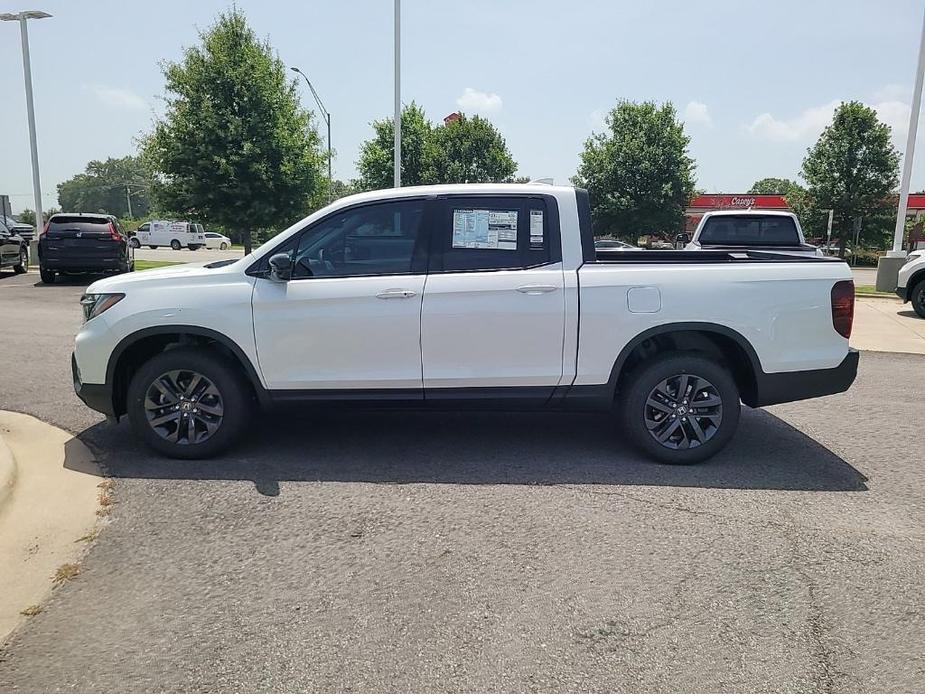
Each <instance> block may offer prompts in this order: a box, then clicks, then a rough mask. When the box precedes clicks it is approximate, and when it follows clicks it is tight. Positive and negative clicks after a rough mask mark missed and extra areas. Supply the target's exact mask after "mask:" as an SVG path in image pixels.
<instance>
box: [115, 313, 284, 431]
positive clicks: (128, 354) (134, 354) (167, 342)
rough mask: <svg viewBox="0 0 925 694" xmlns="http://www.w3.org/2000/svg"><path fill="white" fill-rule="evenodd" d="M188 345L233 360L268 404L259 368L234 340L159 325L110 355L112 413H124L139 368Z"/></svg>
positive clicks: (131, 337)
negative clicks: (152, 359)
mask: <svg viewBox="0 0 925 694" xmlns="http://www.w3.org/2000/svg"><path fill="white" fill-rule="evenodd" d="M189 344H194V345H201V346H203V347H204V348H207V349H213V350H216V351H218V352H219V353H222V354H224V355H225V356H226V357H228V358H230V359H231V360H232V361H233V362H235V363H236V364H237V366H238V368H240V369H241V372H242V373H243V374H244V375H245V377H246V379H247V382H248V383H249V384H250V386H251V388H252V390H253V392H254V395H255V396H256V397H257V399H258V401H259V402H260V403H261V404H262V405H263V404H266V403H267V402H268V398H267V395H266V390H265V389H264V388H263V384H262V383H261V382H260V377H259V375H258V374H257V369H256V368H255V367H254V364H253V363H252V362H251V360H250V358H249V357H248V356H247V354H246V353H245V352H244V350H243V349H241V347H240V345H238V344H237V343H236V342H235V341H234V340H232V339H231V338H229V337H228V336H226V335H223V334H222V333H220V332H217V331H215V330H211V329H209V328H203V327H200V326H192V325H159V326H155V327H151V328H144V329H142V330H138V331H136V332H134V333H131V334H130V335H127V336H126V337H124V338H122V340H120V341H119V343H118V344H117V345H116V347H115V349H113V351H112V353H111V354H110V355H109V361H108V363H107V365H106V383H107V384H109V386H110V388H111V392H112V405H113V411H114V412H115V414H116V416H117V417H119V416H121V415H123V414H125V411H126V392H127V390H128V384H129V381H130V380H131V378H132V375H133V374H134V373H135V370H137V368H138V366H140V365H141V364H143V363H144V362H145V361H147V360H148V359H150V358H151V357H153V356H154V355H155V354H158V353H160V352H163V351H165V350H167V349H169V348H170V347H171V346H173V345H189Z"/></svg>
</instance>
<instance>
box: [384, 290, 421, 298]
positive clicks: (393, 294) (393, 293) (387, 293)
mask: <svg viewBox="0 0 925 694" xmlns="http://www.w3.org/2000/svg"><path fill="white" fill-rule="evenodd" d="M416 294H417V292H413V291H411V290H410V289H383V290H382V291H381V292H379V293H378V294H376V298H377V299H410V298H411V297H412V296H415V295H416Z"/></svg>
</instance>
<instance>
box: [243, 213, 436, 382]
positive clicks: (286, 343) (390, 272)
mask: <svg viewBox="0 0 925 694" xmlns="http://www.w3.org/2000/svg"><path fill="white" fill-rule="evenodd" d="M426 204H427V203H426V202H425V201H424V200H416V199H410V200H396V201H389V202H379V203H372V204H367V205H359V206H355V207H351V208H348V209H346V210H343V211H340V212H335V213H333V214H331V215H330V216H328V217H325V218H324V219H322V220H320V221H318V222H316V223H315V224H313V225H312V226H310V227H308V228H307V229H306V230H305V231H304V232H302V233H301V235H299V236H297V237H296V238H294V239H293V240H292V245H291V250H290V251H289V252H290V253H291V254H292V258H293V263H294V269H293V276H292V279H291V280H290V281H288V282H277V281H273V280H271V279H264V278H259V279H258V280H257V283H256V286H255V287H254V297H253V312H254V333H255V337H256V342H257V355H258V360H259V364H260V368H261V371H262V373H263V376H264V379H265V380H266V382H267V385H268V387H269V388H270V389H272V390H298V391H318V390H354V391H357V393H358V395H359V393H360V391H367V390H370V391H381V390H390V391H392V392H393V393H394V394H396V395H398V394H401V395H402V396H403V397H414V398H420V397H423V395H422V388H423V382H422V373H421V300H422V297H423V295H424V281H425V277H426V274H425V273H426V263H427V242H428V239H427V234H426V233H425V232H424V231H423V229H424V217H425V215H424V211H425V207H426ZM371 395H372V394H371Z"/></svg>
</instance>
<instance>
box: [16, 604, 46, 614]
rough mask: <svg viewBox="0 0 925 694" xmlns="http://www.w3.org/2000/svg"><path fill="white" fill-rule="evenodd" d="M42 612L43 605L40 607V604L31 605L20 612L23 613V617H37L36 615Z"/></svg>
mask: <svg viewBox="0 0 925 694" xmlns="http://www.w3.org/2000/svg"><path fill="white" fill-rule="evenodd" d="M41 613H42V608H41V607H39V606H38V605H29V607H27V608H26V609H24V610H23V611H22V612H20V613H19V614H21V615H22V616H23V617H35V615H37V614H41Z"/></svg>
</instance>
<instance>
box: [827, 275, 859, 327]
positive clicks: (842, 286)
mask: <svg viewBox="0 0 925 694" xmlns="http://www.w3.org/2000/svg"><path fill="white" fill-rule="evenodd" d="M853 323H854V280H841V281H840V282H836V283H835V284H834V285H833V286H832V325H833V326H834V327H835V332H837V333H838V334H839V335H841V336H842V337H844V338H845V339H848V338H850V337H851V326H852V324H853Z"/></svg>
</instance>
